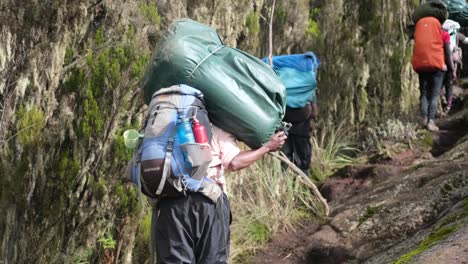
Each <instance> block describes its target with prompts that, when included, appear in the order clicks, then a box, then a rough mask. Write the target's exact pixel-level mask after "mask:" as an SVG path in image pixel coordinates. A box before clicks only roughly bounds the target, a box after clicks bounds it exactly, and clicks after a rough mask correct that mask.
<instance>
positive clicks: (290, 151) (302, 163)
mask: <svg viewBox="0 0 468 264" xmlns="http://www.w3.org/2000/svg"><path fill="white" fill-rule="evenodd" d="M281 151H283V153H284V154H285V155H286V156H287V157H288V159H289V160H290V161H292V162H293V163H294V164H295V165H296V166H297V167H299V169H301V170H302V171H303V172H304V173H305V174H306V175H309V168H310V163H311V159H312V145H311V144H310V121H309V120H307V121H305V122H302V123H298V124H293V126H292V128H291V130H290V131H289V135H288V138H287V139H286V142H284V145H283V147H282V148H281Z"/></svg>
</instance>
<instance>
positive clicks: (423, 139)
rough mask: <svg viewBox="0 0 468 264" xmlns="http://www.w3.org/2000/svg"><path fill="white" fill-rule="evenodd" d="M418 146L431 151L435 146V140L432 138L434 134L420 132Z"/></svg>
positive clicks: (425, 131)
mask: <svg viewBox="0 0 468 264" xmlns="http://www.w3.org/2000/svg"><path fill="white" fill-rule="evenodd" d="M416 144H417V145H418V147H420V148H421V149H423V150H426V151H429V150H431V149H432V147H433V146H434V138H433V136H432V133H431V132H430V131H427V130H422V131H420V132H419V135H418V140H416Z"/></svg>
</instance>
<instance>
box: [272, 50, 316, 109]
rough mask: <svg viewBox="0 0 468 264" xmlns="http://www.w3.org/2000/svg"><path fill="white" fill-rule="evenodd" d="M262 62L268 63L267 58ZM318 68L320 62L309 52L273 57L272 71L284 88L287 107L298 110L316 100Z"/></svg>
mask: <svg viewBox="0 0 468 264" xmlns="http://www.w3.org/2000/svg"><path fill="white" fill-rule="evenodd" d="M263 61H264V62H265V63H268V58H263ZM319 66H320V61H319V60H318V59H317V57H316V56H315V54H314V53H313V52H311V51H308V52H306V53H304V54H293V55H282V56H274V57H273V69H275V70H276V72H277V73H278V75H279V76H280V78H281V81H283V84H284V86H285V87H286V94H287V96H286V105H287V106H288V107H291V108H300V107H304V106H305V105H306V104H307V103H309V102H313V101H315V100H316V98H315V89H316V88H317V80H316V74H317V73H316V72H317V68H318V67H319Z"/></svg>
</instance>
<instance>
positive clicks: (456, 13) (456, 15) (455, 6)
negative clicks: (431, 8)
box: [444, 0, 468, 27]
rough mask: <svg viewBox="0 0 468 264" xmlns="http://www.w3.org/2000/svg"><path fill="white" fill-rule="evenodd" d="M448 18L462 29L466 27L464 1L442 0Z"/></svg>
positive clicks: (467, 18) (466, 11)
mask: <svg viewBox="0 0 468 264" xmlns="http://www.w3.org/2000/svg"><path fill="white" fill-rule="evenodd" d="M444 3H445V4H446V5H447V9H448V12H449V18H450V19H452V20H454V21H457V22H458V23H459V24H460V25H461V26H462V27H466V26H468V4H467V3H466V1H465V0H444Z"/></svg>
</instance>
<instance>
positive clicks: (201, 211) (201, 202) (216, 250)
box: [155, 126, 286, 264]
mask: <svg viewBox="0 0 468 264" xmlns="http://www.w3.org/2000/svg"><path fill="white" fill-rule="evenodd" d="M212 133H213V137H212V141H211V146H212V155H213V161H212V162H211V164H210V169H209V172H208V177H210V178H211V179H213V180H214V181H215V182H217V183H218V184H219V188H222V189H223V190H224V193H223V195H222V197H220V199H219V200H218V202H217V203H216V204H215V203H213V202H212V201H211V200H210V199H209V198H207V197H206V196H204V195H203V194H202V193H199V192H189V193H188V194H187V196H183V197H179V198H162V199H160V200H159V202H158V205H157V206H158V207H157V210H158V216H157V225H156V237H155V238H156V240H155V242H156V256H157V263H158V264H165V263H207V264H211V263H228V258H229V240H230V230H229V225H230V223H231V210H230V206H229V201H228V198H227V196H226V185H225V178H224V173H223V172H224V170H229V171H237V170H240V169H243V168H246V167H248V166H249V165H251V164H253V163H254V162H256V161H257V160H259V159H261V158H262V157H263V155H265V154H266V153H268V152H272V151H277V150H279V149H280V148H281V146H282V145H283V144H284V141H285V140H286V136H285V135H284V133H283V132H278V133H276V134H275V135H273V136H272V137H271V139H270V140H269V141H268V142H267V143H266V144H265V145H263V146H262V147H260V148H259V149H255V150H248V151H241V150H240V149H239V148H238V147H237V143H236V140H235V138H234V136H233V135H231V134H229V133H227V132H225V131H223V130H221V129H220V128H217V127H214V126H213V127H212Z"/></svg>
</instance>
